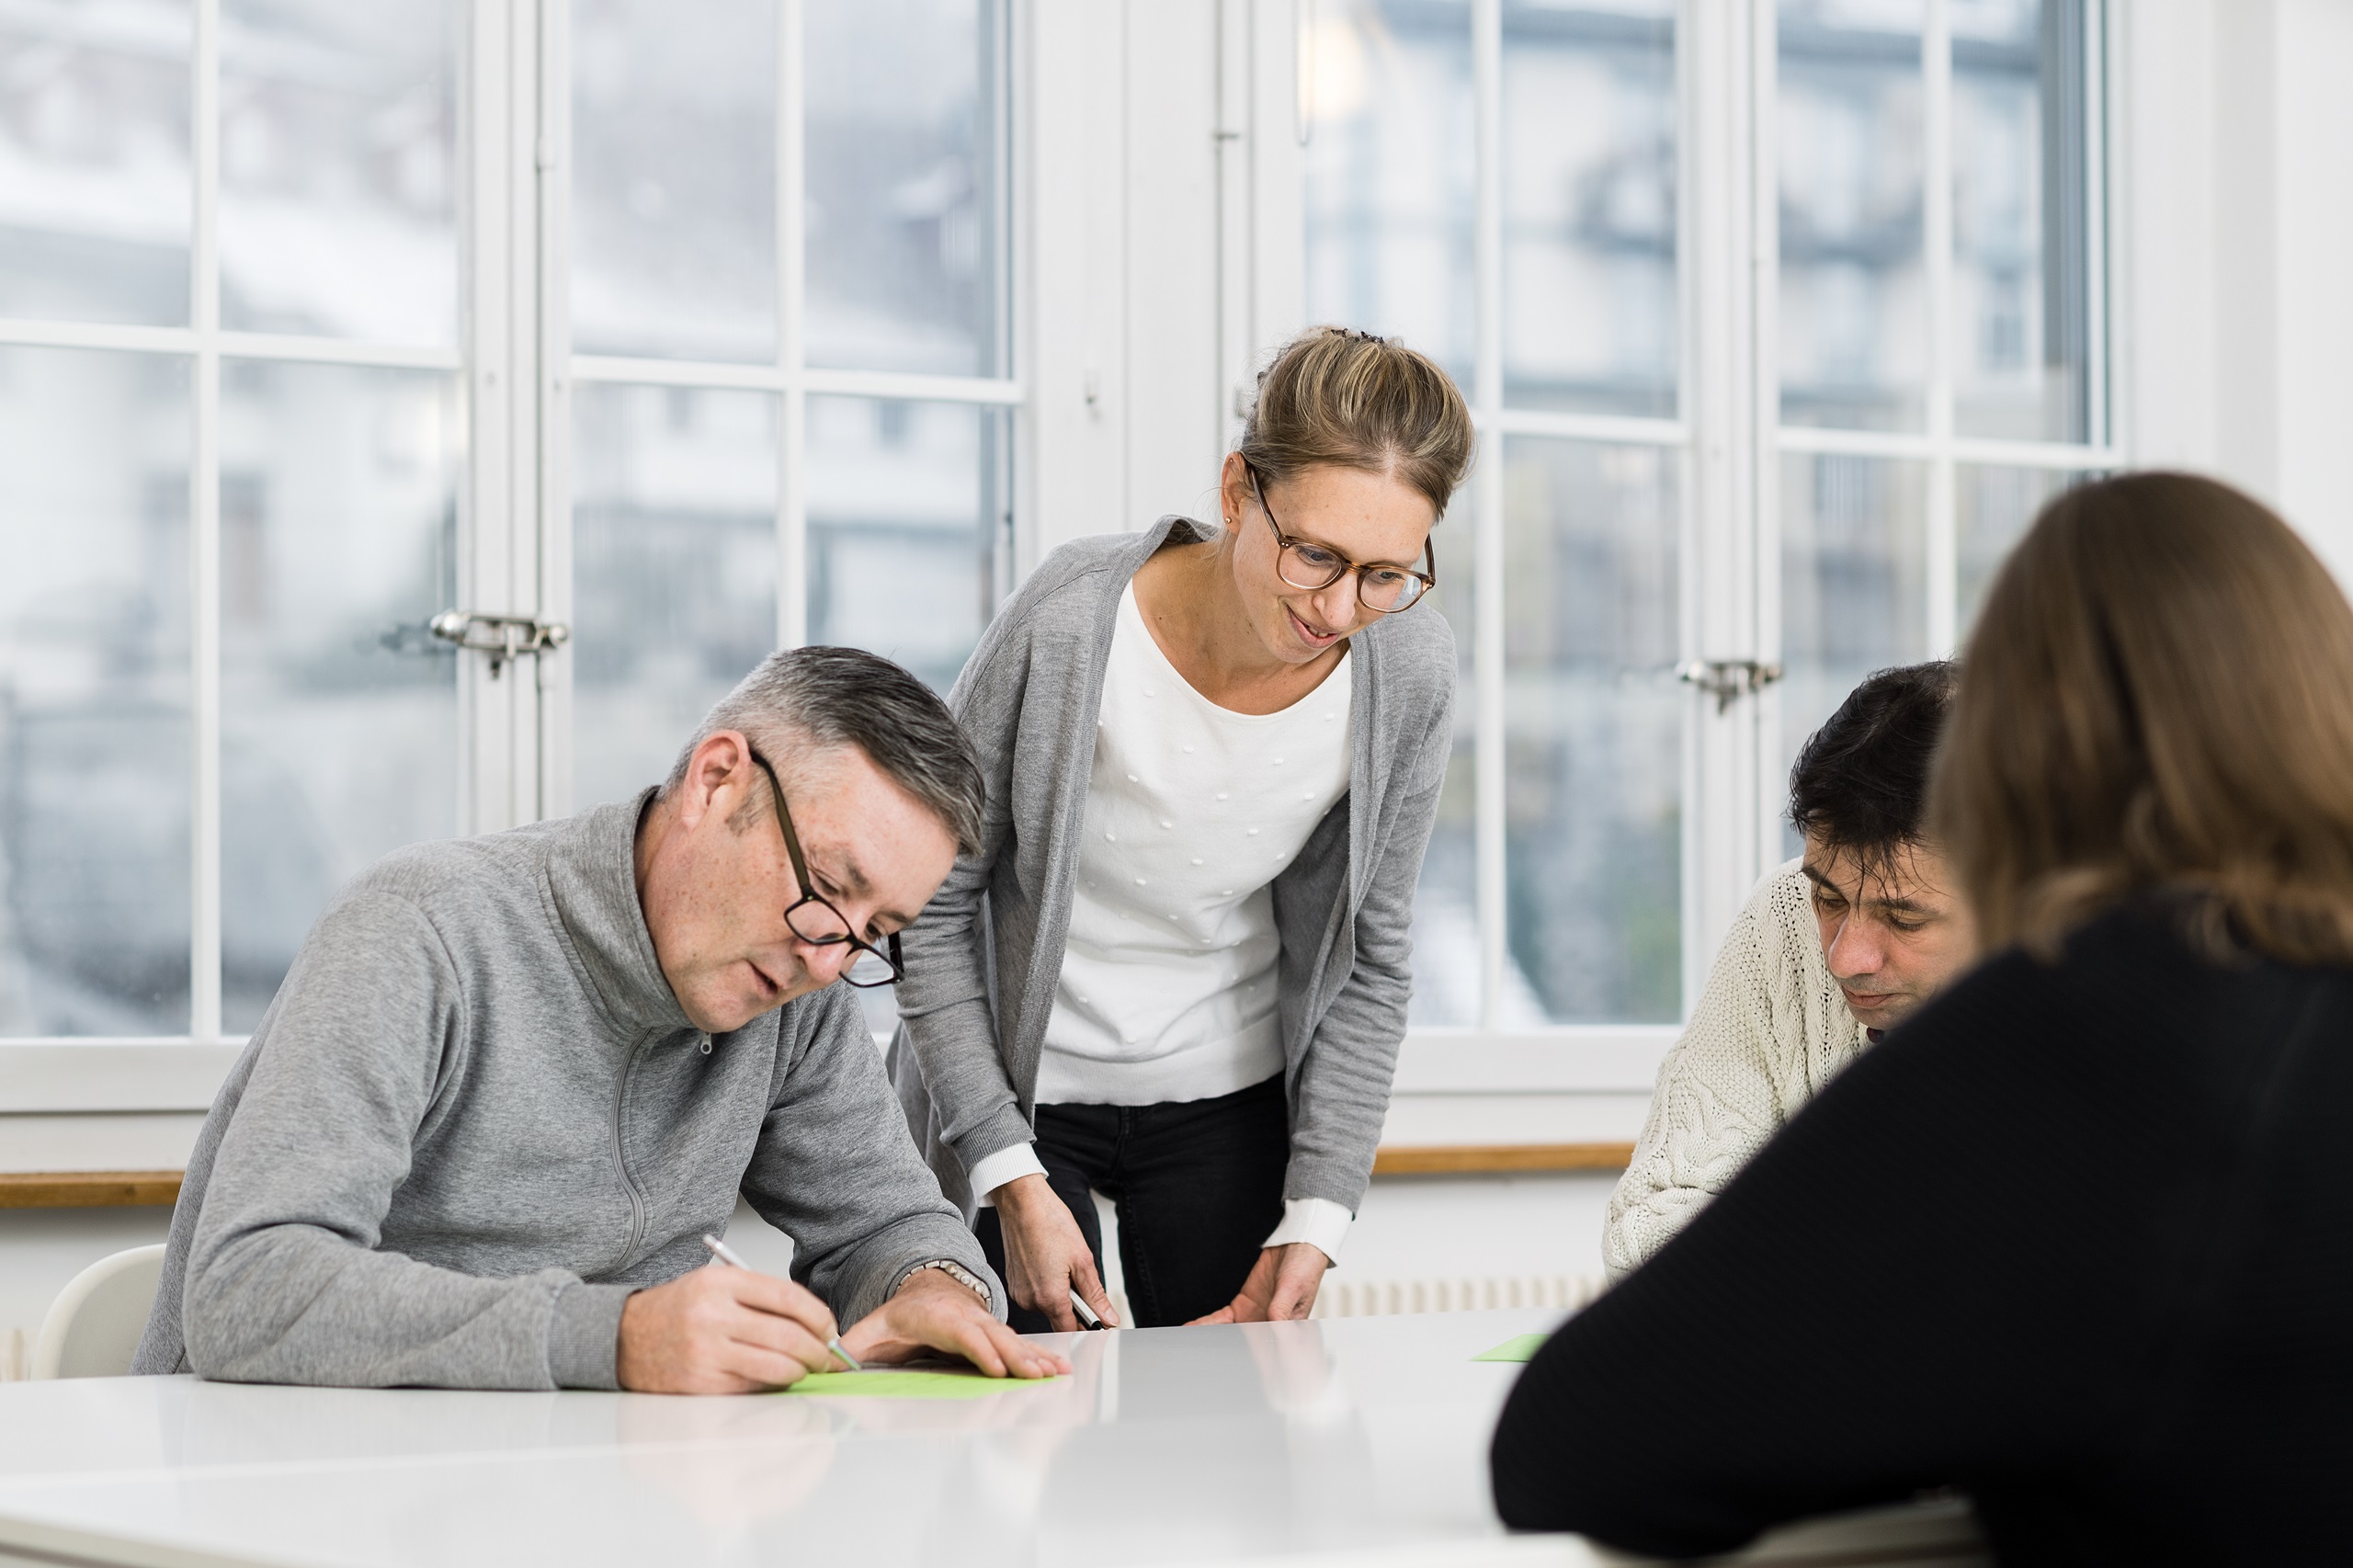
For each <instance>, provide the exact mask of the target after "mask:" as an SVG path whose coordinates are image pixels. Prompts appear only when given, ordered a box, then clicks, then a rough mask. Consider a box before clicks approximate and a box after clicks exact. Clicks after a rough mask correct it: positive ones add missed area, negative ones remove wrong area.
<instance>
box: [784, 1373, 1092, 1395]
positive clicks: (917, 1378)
mask: <svg viewBox="0 0 2353 1568" xmlns="http://www.w3.org/2000/svg"><path fill="white" fill-rule="evenodd" d="M1063 1381H1065V1380H1063V1379H1062V1378H991V1377H983V1375H982V1374H980V1373H979V1372H923V1371H915V1372H909V1371H897V1370H884V1369H878V1370H875V1371H871V1372H812V1373H810V1374H809V1375H808V1376H807V1377H805V1378H803V1379H801V1381H799V1382H797V1383H794V1384H792V1385H791V1386H790V1387H788V1388H786V1389H785V1390H783V1391H782V1392H786V1393H823V1394H835V1395H839V1396H846V1397H849V1398H854V1399H981V1398H983V1397H985V1396H987V1395H989V1394H993V1393H1003V1392H1006V1390H1008V1389H1028V1388H1039V1387H1041V1386H1043V1385H1044V1384H1047V1383H1058V1382H1063Z"/></svg>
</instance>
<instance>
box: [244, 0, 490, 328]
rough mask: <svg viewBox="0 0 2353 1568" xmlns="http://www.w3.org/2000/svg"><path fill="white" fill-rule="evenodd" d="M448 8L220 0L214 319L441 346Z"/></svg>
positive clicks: (451, 240)
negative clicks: (217, 299) (217, 307)
mask: <svg viewBox="0 0 2353 1568" xmlns="http://www.w3.org/2000/svg"><path fill="white" fill-rule="evenodd" d="M457 38H458V27H457V18H456V16H455V15H454V14H453V11H452V8H451V5H450V0H407V3H404V4H402V5H399V6H353V5H349V4H347V3H345V0H222V7H221V321H222V325H224V326H229V327H234V328H244V329H248V330H252V331H258V332H295V333H314V334H322V335H329V336H335V337H358V338H366V339H371V340H375V341H379V342H391V343H454V342H456V341H457V334H458V243H457V230H456V226H455V216H454V214H455V191H456V179H455V176H454V172H453V167H452V164H453V159H454V155H455V136H456V124H457V101H456V92H457V80H458V60H457Z"/></svg>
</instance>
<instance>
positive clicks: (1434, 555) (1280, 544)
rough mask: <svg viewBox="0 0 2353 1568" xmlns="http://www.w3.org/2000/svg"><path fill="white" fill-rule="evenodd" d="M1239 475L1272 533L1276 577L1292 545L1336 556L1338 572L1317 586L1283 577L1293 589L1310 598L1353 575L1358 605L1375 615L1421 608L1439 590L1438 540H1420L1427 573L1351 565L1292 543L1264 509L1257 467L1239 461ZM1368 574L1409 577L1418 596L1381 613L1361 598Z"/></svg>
mask: <svg viewBox="0 0 2353 1568" xmlns="http://www.w3.org/2000/svg"><path fill="white" fill-rule="evenodd" d="M1242 472H1245V473H1246V474H1248V475H1249V476H1250V494H1252V495H1254V496H1256V498H1257V502H1258V512H1259V515H1260V516H1262V517H1265V518H1266V519H1267V527H1268V528H1272V529H1274V530H1275V575H1276V576H1278V577H1282V562H1283V561H1284V559H1285V558H1286V557H1287V556H1288V555H1289V554H1290V551H1291V548H1292V547H1293V546H1294V545H1297V546H1302V547H1304V548H1306V549H1309V550H1320V551H1324V553H1325V554H1327V555H1335V556H1339V561H1340V566H1339V570H1337V571H1336V572H1334V573H1333V574H1331V575H1330V576H1329V577H1326V578H1324V580H1323V581H1322V582H1320V583H1291V580H1290V578H1289V577H1283V581H1284V582H1286V583H1290V585H1291V586H1292V587H1294V588H1300V589H1303V590H1305V591H1306V592H1308V593H1311V594H1320V593H1322V592H1323V591H1324V589H1326V588H1328V587H1330V586H1331V585H1333V584H1335V583H1336V582H1338V581H1339V580H1340V579H1341V578H1343V577H1345V576H1347V574H1349V573H1351V572H1353V573H1355V574H1356V578H1357V603H1358V604H1360V605H1362V606H1364V608H1367V609H1369V610H1370V611H1372V613H1373V614H1375V615H1403V614H1404V612H1405V611H1407V610H1409V609H1411V608H1414V607H1415V605H1417V604H1420V603H1421V602H1422V601H1423V600H1424V599H1426V598H1427V597H1430V591H1431V590H1432V589H1434V588H1436V587H1437V586H1438V540H1435V539H1425V540H1422V560H1423V562H1425V563H1426V564H1427V566H1428V567H1429V570H1428V571H1427V572H1416V571H1415V570H1414V569H1413V568H1412V567H1411V566H1402V565H1400V564H1398V563H1397V562H1394V561H1351V560H1349V559H1348V558H1347V556H1345V555H1341V554H1340V552H1339V551H1336V550H1334V549H1333V548H1332V547H1331V546H1330V545H1328V544H1317V543H1315V542H1313V540H1303V539H1293V538H1292V537H1291V536H1290V535H1289V534H1287V533H1285V532H1283V526H1282V524H1280V523H1279V522H1277V521H1275V509H1274V508H1273V507H1272V506H1267V489H1266V486H1265V485H1263V484H1261V483H1259V482H1258V469H1257V465H1256V464H1255V463H1253V462H1252V461H1251V460H1249V459H1248V458H1244V459H1243V460H1242ZM1368 572H1403V573H1404V574H1405V575H1406V576H1408V577H1411V578H1413V579H1414V580H1415V581H1416V582H1418V583H1420V584H1421V585H1422V588H1421V592H1419V593H1417V594H1415V596H1414V597H1412V598H1410V599H1407V600H1406V601H1405V602H1404V604H1402V605H1392V606H1391V607H1390V608H1387V609H1383V608H1381V606H1379V605H1377V604H1374V603H1373V602H1372V601H1371V600H1370V599H1368V598H1366V597H1364V574H1366V573H1368Z"/></svg>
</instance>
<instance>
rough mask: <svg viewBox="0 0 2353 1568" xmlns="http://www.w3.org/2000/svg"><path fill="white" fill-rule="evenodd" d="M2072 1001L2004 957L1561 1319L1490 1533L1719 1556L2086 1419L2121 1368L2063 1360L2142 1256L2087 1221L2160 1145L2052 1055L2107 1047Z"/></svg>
mask: <svg viewBox="0 0 2353 1568" xmlns="http://www.w3.org/2000/svg"><path fill="white" fill-rule="evenodd" d="M2081 982H2082V977H2081V976H2076V977H2075V983H2073V984H2068V983H2064V982H2063V978H2062V977H2061V976H2060V975H2059V974H2058V973H2056V972H2054V971H2051V970H2048V969H2043V968H2041V967H2040V966H2039V965H2036V964H2034V963H2032V962H2030V961H2029V960H2025V959H2023V958H2018V957H2006V958H2002V959H1997V960H1995V961H1994V962H1992V963H1991V964H1989V965H1988V966H1986V968H1984V969H1983V970H1980V971H1978V972H1977V973H1975V974H1973V975H1972V976H1970V977H1969V978H1968V979H1966V980H1964V981H1962V982H1961V983H1958V984H1956V985H1955V986H1953V987H1951V988H1950V989H1949V990H1948V992H1947V993H1946V994H1945V995H1944V996H1942V997H1940V998H1939V999H1938V1001H1937V1002H1936V1003H1934V1004H1933V1005H1932V1006H1929V1007H1927V1008H1926V1009H1924V1010H1923V1012H1922V1013H1921V1014H1920V1015H1919V1016H1918V1017H1915V1019H1914V1020H1912V1021H1911V1022H1910V1023H1909V1024H1907V1025H1906V1026H1904V1027H1902V1028H1898V1029H1896V1030H1894V1031H1893V1033H1892V1034H1891V1035H1890V1037H1889V1039H1888V1040H1886V1041H1885V1043H1883V1044H1881V1045H1880V1046H1878V1047H1877V1048H1875V1049H1874V1050H1872V1051H1870V1053H1868V1054H1867V1055H1866V1056H1864V1057H1863V1058H1862V1059H1861V1060H1860V1061H1859V1062H1857V1063H1856V1064H1855V1066H1854V1067H1853V1068H1851V1069H1849V1070H1848V1071H1847V1073H1846V1074H1844V1075H1842V1076H1841V1077H1840V1078H1839V1079H1837V1080H1836V1082H1834V1083H1833V1084H1832V1085H1830V1086H1829V1088H1828V1089H1826V1090H1825V1091H1824V1093H1823V1095H1822V1096H1820V1097H1818V1098H1817V1099H1816V1100H1815V1101H1814V1102H1813V1104H1812V1105H1811V1106H1809V1107H1808V1108H1806V1109H1804V1110H1803V1111H1802V1112H1801V1113H1800V1114H1799V1115H1798V1116H1797V1117H1796V1118H1795V1119H1792V1120H1791V1122H1790V1124H1789V1126H1788V1127H1787V1128H1786V1129H1784V1130H1783V1131H1782V1132H1781V1134H1780V1136H1779V1137H1778V1138H1777V1139H1775V1140H1774V1141H1773V1142H1770V1143H1769V1144H1768V1145H1767V1146H1766V1148H1765V1149H1764V1150H1763V1151H1762V1152H1761V1153H1759V1154H1758V1156H1757V1157H1756V1160H1755V1162H1754V1163H1752V1164H1751V1165H1749V1166H1748V1168H1747V1169H1746V1170H1745V1172H1744V1173H1743V1174H1742V1175H1741V1176H1739V1177H1737V1178H1736V1179H1735V1180H1734V1181H1733V1183H1732V1185H1731V1186H1730V1187H1727V1188H1726V1189H1725V1191H1724V1192H1723V1193H1722V1195H1721V1196H1720V1197H1719V1198H1718V1199H1716V1200H1715V1202H1714V1203H1713V1204H1712V1205H1711V1206H1710V1207H1709V1208H1708V1209H1707V1210H1704V1211H1702V1212H1701V1213H1700V1214H1699V1217H1698V1218H1697V1219H1696V1220H1694V1221H1693V1222H1692V1223H1691V1225H1690V1226H1689V1227H1688V1229H1687V1230H1686V1231H1685V1232H1684V1233H1682V1234H1681V1235H1680V1236H1678V1237H1677V1238H1676V1239H1675V1240H1674V1241H1672V1242H1670V1243H1669V1244H1667V1245H1666V1246H1665V1248H1663V1249H1662V1250H1661V1251H1660V1252H1659V1253H1658V1255H1657V1256H1655V1257H1654V1258H1653V1259H1652V1261H1651V1262H1650V1263H1649V1264H1648V1265H1646V1266H1645V1267H1643V1268H1642V1269H1640V1270H1638V1271H1637V1272H1636V1273H1635V1274H1634V1275H1632V1276H1631V1278H1628V1279H1627V1280H1626V1281H1625V1282H1624V1283H1622V1284H1620V1286H1619V1287H1618V1288H1617V1289H1616V1290H1612V1291H1611V1292H1609V1293H1608V1295H1606V1296H1604V1297H1603V1298H1602V1299H1601V1300H1600V1301H1597V1302H1596V1303H1595V1304H1594V1305H1593V1306H1592V1307H1590V1308H1588V1309H1587V1310H1586V1312H1583V1313H1581V1314H1579V1315H1578V1316H1577V1317H1575V1318H1574V1319H1572V1320H1571V1321H1570V1322H1569V1323H1568V1324H1566V1325H1564V1326H1563V1329H1562V1330H1561V1331H1560V1332H1559V1333H1558V1334H1556V1335H1554V1336H1553V1338H1552V1341H1551V1343H1549V1344H1548V1345H1547V1346H1545V1347H1544V1348H1543V1350H1542V1351H1541V1352H1540V1354H1539V1355H1538V1356H1537V1358H1536V1359H1535V1360H1534V1362H1533V1363H1531V1364H1530V1365H1529V1368H1528V1369H1527V1371H1526V1373H1525V1375H1524V1376H1523V1377H1522V1378H1521V1379H1520V1381H1519V1383H1518V1386H1517V1388H1515V1390H1514V1391H1513V1392H1512V1395H1511V1398H1510V1400H1509V1403H1507V1405H1506V1409H1505V1411H1504V1415H1503V1418H1502V1422H1501V1425H1500V1426H1498V1428H1497V1430H1496V1433H1495V1445H1494V1450H1493V1456H1492V1458H1493V1465H1494V1482H1495V1505H1496V1507H1497V1509H1498V1510H1499V1511H1500V1513H1501V1514H1502V1516H1503V1517H1504V1519H1505V1521H1506V1523H1508V1524H1511V1525H1513V1526H1516V1527H1519V1528H1538V1529H1573V1530H1579V1531H1582V1532H1584V1533H1586V1534H1587V1535H1590V1536H1593V1537H1595V1538H1596V1539H1597V1540H1603V1541H1606V1542H1608V1543H1609V1544H1610V1545H1613V1546H1618V1547H1621V1548H1626V1549H1631V1550H1633V1551H1645V1552H1654V1553H1660V1554H1667V1555H1678V1554H1696V1553H1700V1552H1712V1551H1727V1550H1730V1549H1732V1548H1734V1547H1737V1546H1739V1545H1741V1544H1742V1543H1743V1542H1745V1541H1746V1540H1749V1539H1750V1538H1751V1537H1753V1536H1755V1535H1756V1533H1757V1532H1758V1531H1760V1530H1762V1529H1764V1528H1768V1526H1771V1525H1773V1524H1777V1523H1779V1522H1782V1521H1785V1520H1788V1519H1791V1518H1796V1517H1803V1516H1806V1515H1810V1514H1817V1513H1824V1512H1828V1511H1832V1510H1836V1509H1840V1508H1847V1507H1857V1506H1866V1505H1870V1504H1873V1503H1881V1502H1891V1501H1897V1500H1901V1499H1903V1498H1905V1497H1908V1496H1910V1495H1912V1494H1915V1493H1916V1492H1918V1491H1919V1490H1921V1489H1923V1488H1927V1487H1932V1486H1937V1485H1940V1484H1946V1483H1963V1484H1965V1483H1968V1482H1969V1481H1970V1479H1971V1478H1972V1477H1974V1476H1978V1475H1982V1474H1984V1473H1985V1471H1986V1470H1987V1467H1989V1466H1996V1467H1997V1466H2001V1465H2012V1464H2018V1463H2021V1462H2023V1463H2027V1464H2029V1465H2031V1464H2032V1463H2034V1462H2035V1454H2034V1452H2033V1451H2032V1450H2033V1449H2034V1448H2035V1447H2036V1446H2038V1445H2039V1446H2041V1447H2043V1448H2044V1449H2047V1450H2048V1452H2049V1453H2051V1454H2052V1455H2053V1456H2056V1455H2059V1454H2062V1453H2063V1452H2065V1451H2067V1450H2068V1449H2070V1448H2071V1446H2074V1445H2077V1444H2079V1441H2080V1435H2081V1434H2082V1433H2083V1432H2084V1431H2086V1430H2087V1429H2088V1428H2089V1427H2090V1426H2091V1425H2092V1424H2095V1423H2100V1422H2103V1421H2105V1420H2108V1419H2110V1418H2111V1416H2112V1413H2113V1411H2114V1409H2115V1406H2116V1400H2117V1394H2118V1391H2117V1390H2116V1389H2115V1388H2114V1387H2112V1386H2109V1385H2111V1384H2113V1383H2115V1382H2117V1381H2120V1380H2119V1379H2118V1378H2117V1376H2116V1374H2115V1371H2114V1370H2113V1369H2115V1368H2116V1367H2118V1366H2119V1365H2120V1364H2121V1362H2122V1360H2123V1359H2129V1358H2126V1357H2120V1355H2119V1354H2105V1355H2095V1354H2092V1353H2091V1351H2092V1348H2093V1347H2092V1346H2091V1345H2090V1344H2088V1343H2086V1341H2087V1340H2089V1339H2091V1338H2094V1337H2098V1338H2103V1339H2108V1340H2115V1339H2120V1338H2129V1337H2130V1336H2131V1335H2132V1334H2133V1333H2135V1332H2136V1331H2135V1330H2134V1329H2133V1327H2132V1326H2131V1318H2132V1315H2133V1305H2134V1304H2135V1303H2134V1290H2133V1284H2132V1281H2133V1280H2134V1278H2136V1277H2139V1278H2145V1277H2146V1275H2147V1271H2148V1270H2149V1268H2150V1267H2151V1264H2152V1256H2153V1247H2155V1248H2161V1247H2162V1245H2163V1241H2162V1239H2161V1238H2160V1237H2156V1236H2154V1235H2153V1234H2152V1233H2151V1232H2152V1230H2153V1229H2154V1227H2152V1226H2151V1225H2149V1224H2146V1223H2142V1222H2135V1221H2125V1220H2115V1221H2112V1222H2103V1220H2104V1217H2111V1216H2115V1215H2118V1214H2119V1213H2120V1211H2121V1210H2125V1209H2127V1208H2130V1207H2131V1205H2129V1204H2126V1203H2125V1202H2123V1201H2122V1199H2123V1198H2124V1196H2125V1194H2126V1192H2128V1191H2129V1190H2130V1189H2131V1186H2132V1185H2133V1184H2137V1183H2141V1182H2143V1181H2150V1180H2154V1179H2156V1178H2155V1177H2154V1175H2153V1173H2152V1168H2151V1163H2150V1162H2149V1161H2147V1160H2145V1159H2143V1158H2141V1157H2139V1156H2138V1155H2137V1154H2136V1153H2135V1151H2136V1150H2137V1149H2139V1148H2141V1147H2143V1146H2145V1145H2148V1144H2150V1143H2151V1142H2152V1135H2154V1137H2155V1138H2156V1139H2158V1140H2162V1138H2163V1137H2165V1135H2167V1133H2168V1131H2169V1130H2168V1129H2166V1128H2163V1127H2158V1126H2155V1125H2153V1123H2154V1122H2162V1121H2165V1119H2166V1118H2165V1116H2164V1115H2163V1114H2162V1112H2161V1111H2155V1112H2154V1114H2153V1108H2154V1106H2155V1105H2156V1104H2157V1102H2161V1101H2162V1100H2163V1098H2164V1096H2163V1095H2162V1093H2161V1092H2159V1091H2158V1090H2157V1089H2156V1088H2154V1086H2152V1085H2145V1084H2136V1083H2135V1082H2127V1083H2125V1084H2121V1085H2120V1084H2119V1083H2117V1082H2116V1081H2115V1077H2114V1074H2112V1072H2111V1071H2109V1070H2108V1069H2104V1068H2103V1066H2102V1062H2111V1063H2112V1062H2114V1060H2115V1059H2116V1058H2117V1057H2118V1056H2120V1055H2121V1054H2123V1053H2122V1052H2120V1051H2115V1050H2113V1049H2110V1048H2095V1049H2090V1050H2075V1051H2070V1050H2054V1049H2053V1047H2054V1044H2056V1043H2057V1042H2058V1041H2059V1040H2074V1041H2076V1042H2080V1041H2081V1040H2082V1038H2083V1031H2084V1030H2086V1029H2097V1028H2100V1027H2101V1024H2102V1022H2103V1021H2104V1022H2105V1024H2106V1026H2107V1028H2108V1031H2109V1032H2110V1033H2115V1032H2117V1031H2119V1030H2121V1029H2126V1028H2129V1026H2128V1025H2127V1024H2126V1023H2125V1022H2124V1021H2123V1020H2120V1019H2119V1018H2117V1017H2113V1016H2111V1017H2108V1018H2107V1019H2105V1020H2097V1019H2093V1018H2090V1017H2086V1016H2084V1015H2086V1014H2088V1013H2089V1011H2090V1008H2089V1006H2088V1005H2085V1006H2081V1007H2080V1008H2079V1007H2078V1006H2076V1005H2075V998H2074V997H2073V996H2071V995H2070V992H2077V993H2079V992H2081V991H2082V990H2083V985H2082V983H2081ZM2071 1015H2073V1016H2072V1017H2071ZM2127 1076H2128V1078H2129V1077H2130V1074H2127ZM2160 1185H2162V1183H2160ZM2144 1196H2145V1194H2144ZM2104 1348H2105V1349H2106V1350H2107V1351H2109V1352H2117V1351H2118V1350H2119V1346H2116V1345H2115V1344H2112V1343H2111V1344H2109V1345H2107V1346H2104ZM2103 1369H2108V1370H2103ZM2022 1433H2025V1434H2029V1435H2030V1436H2029V1437H2026V1438H2024V1439H2023V1441H2024V1442H2025V1444H2026V1445H2027V1447H2026V1448H2025V1449H2022V1448H2021V1442H2022V1439H2021V1436H2020V1434H2022Z"/></svg>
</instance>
